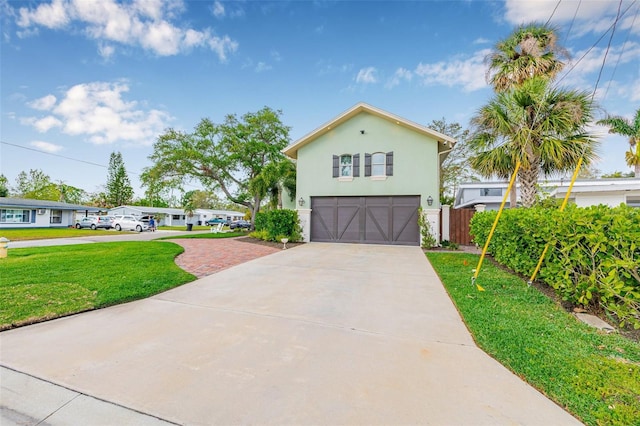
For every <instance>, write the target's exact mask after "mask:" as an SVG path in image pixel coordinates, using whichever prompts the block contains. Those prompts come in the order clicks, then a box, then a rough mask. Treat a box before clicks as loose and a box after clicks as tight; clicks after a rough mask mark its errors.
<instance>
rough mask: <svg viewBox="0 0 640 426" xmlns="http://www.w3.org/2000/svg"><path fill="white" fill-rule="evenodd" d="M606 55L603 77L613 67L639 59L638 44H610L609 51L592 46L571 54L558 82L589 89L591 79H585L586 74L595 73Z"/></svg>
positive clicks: (639, 48) (609, 73)
mask: <svg viewBox="0 0 640 426" xmlns="http://www.w3.org/2000/svg"><path fill="white" fill-rule="evenodd" d="M605 54H606V55H607V61H606V64H605V67H606V68H605V74H603V75H604V76H605V78H606V77H607V76H609V75H611V72H612V70H613V68H614V67H618V66H620V65H624V64H629V63H631V64H633V63H638V62H639V61H640V44H639V43H634V42H628V43H627V44H626V46H624V50H623V46H622V45H618V46H612V47H611V48H610V49H609V52H608V53H607V52H606V48H603V47H594V48H592V49H591V50H581V51H578V52H575V53H573V54H572V56H573V59H572V60H571V61H570V62H569V63H567V64H566V65H565V68H564V70H563V74H562V75H561V76H560V78H559V80H558V82H560V83H562V84H563V85H569V86H573V87H578V88H581V87H582V88H584V89H588V90H591V88H592V86H593V81H587V80H586V76H588V75H590V74H593V73H596V72H598V71H599V70H600V68H601V67H602V63H603V60H604V58H605Z"/></svg>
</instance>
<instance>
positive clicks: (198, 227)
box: [158, 225, 211, 231]
mask: <svg viewBox="0 0 640 426" xmlns="http://www.w3.org/2000/svg"><path fill="white" fill-rule="evenodd" d="M158 229H161V230H163V231H186V230H187V227H186V226H184V225H182V226H158ZM192 230H193V231H210V230H211V227H210V226H205V225H193V228H192Z"/></svg>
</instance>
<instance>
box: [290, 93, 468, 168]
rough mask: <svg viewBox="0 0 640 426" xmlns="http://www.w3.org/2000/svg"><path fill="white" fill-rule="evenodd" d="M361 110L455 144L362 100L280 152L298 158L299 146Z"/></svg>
mask: <svg viewBox="0 0 640 426" xmlns="http://www.w3.org/2000/svg"><path fill="white" fill-rule="evenodd" d="M361 112H368V113H370V114H373V115H375V116H377V117H380V118H384V119H385V120H388V121H391V122H394V123H396V124H398V125H400V126H403V127H406V128H408V129H411V130H413V131H416V132H418V133H422V134H425V135H427V136H430V137H432V138H434V139H436V140H437V141H438V142H441V143H443V145H446V143H448V144H449V145H450V146H451V147H453V145H455V143H456V140H455V139H453V138H452V137H450V136H447V135H444V134H442V133H440V132H437V131H435V130H433V129H430V128H428V127H426V126H423V125H421V124H418V123H414V122H413V121H410V120H407V119H406V118H402V117H400V116H397V115H395V114H392V113H390V112H387V111H384V110H382V109H380V108H376V107H374V106H371V105H369V104H367V103H364V102H359V103H357V104H356V105H354V106H353V107H351V108H349V109H348V110H346V111H345V112H343V113H342V114H340V115H338V116H337V117H335V118H334V119H332V120H330V121H328V122H327V123H325V124H323V125H322V126H320V127H318V128H317V129H315V130H313V131H312V132H311V133H308V134H306V135H305V136H303V137H302V138H300V139H298V140H297V141H295V142H293V143H292V144H291V145H289V146H288V147H286V148H285V149H283V150H282V152H283V153H284V154H285V155H287V156H289V157H290V158H293V159H296V158H298V149H300V148H301V147H303V146H305V145H306V144H308V143H310V142H312V141H313V140H315V139H317V138H318V137H320V136H322V135H323V134H325V133H327V132H329V131H330V130H331V129H332V128H333V127H335V126H337V125H339V124H342V123H344V122H345V121H347V120H349V119H350V118H352V117H354V116H356V115H358V114H359V113H361Z"/></svg>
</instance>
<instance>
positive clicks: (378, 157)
mask: <svg viewBox="0 0 640 426" xmlns="http://www.w3.org/2000/svg"><path fill="white" fill-rule="evenodd" d="M385 158H386V157H385V154H384V153H383V152H376V153H375V154H373V155H372V156H371V176H385Z"/></svg>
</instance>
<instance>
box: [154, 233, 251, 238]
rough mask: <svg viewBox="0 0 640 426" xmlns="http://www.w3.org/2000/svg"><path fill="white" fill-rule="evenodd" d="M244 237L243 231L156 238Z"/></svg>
mask: <svg viewBox="0 0 640 426" xmlns="http://www.w3.org/2000/svg"><path fill="white" fill-rule="evenodd" d="M244 235H249V233H248V232H244V231H227V232H203V233H197V234H182V235H169V236H167V237H161V238H158V239H159V240H175V239H178V238H180V239H184V238H233V237H242V236H244Z"/></svg>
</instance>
